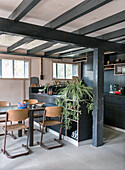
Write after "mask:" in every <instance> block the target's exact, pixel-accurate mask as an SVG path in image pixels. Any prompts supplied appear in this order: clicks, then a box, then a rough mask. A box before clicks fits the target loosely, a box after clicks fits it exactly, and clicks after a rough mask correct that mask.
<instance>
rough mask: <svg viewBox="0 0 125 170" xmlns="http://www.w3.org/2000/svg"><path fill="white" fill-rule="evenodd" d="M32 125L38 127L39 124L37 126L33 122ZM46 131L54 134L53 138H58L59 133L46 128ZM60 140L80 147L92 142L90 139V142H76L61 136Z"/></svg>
mask: <svg viewBox="0 0 125 170" xmlns="http://www.w3.org/2000/svg"><path fill="white" fill-rule="evenodd" d="M34 124H35V125H36V126H39V124H38V123H37V122H34ZM47 130H48V132H50V133H52V134H54V135H55V136H59V133H58V132H56V131H54V130H52V129H50V128H47ZM61 138H62V139H63V140H65V141H67V142H69V143H71V144H73V145H75V146H81V145H86V144H91V143H92V140H91V139H90V140H85V141H81V142H78V141H76V140H74V139H72V138H70V137H68V136H64V135H61Z"/></svg>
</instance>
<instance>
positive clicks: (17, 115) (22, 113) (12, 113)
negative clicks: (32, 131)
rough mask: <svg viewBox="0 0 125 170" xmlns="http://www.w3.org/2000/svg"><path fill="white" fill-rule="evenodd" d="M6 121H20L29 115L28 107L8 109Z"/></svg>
mask: <svg viewBox="0 0 125 170" xmlns="http://www.w3.org/2000/svg"><path fill="white" fill-rule="evenodd" d="M7 113H8V121H22V120H25V119H27V118H28V117H29V109H28V108H26V109H17V110H8V112H7Z"/></svg>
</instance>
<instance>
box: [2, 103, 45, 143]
mask: <svg viewBox="0 0 125 170" xmlns="http://www.w3.org/2000/svg"><path fill="white" fill-rule="evenodd" d="M16 109H18V106H17V105H13V106H4V107H3V106H2V107H0V115H5V114H6V113H7V112H8V110H16ZM44 110H45V107H38V106H37V107H35V108H32V107H30V108H29V146H33V142H34V131H33V129H34V123H33V119H34V116H33V115H34V112H35V111H44ZM18 123H21V122H18ZM21 136H22V130H19V131H18V137H21Z"/></svg>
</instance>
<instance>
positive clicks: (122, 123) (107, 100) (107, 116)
mask: <svg viewBox="0 0 125 170" xmlns="http://www.w3.org/2000/svg"><path fill="white" fill-rule="evenodd" d="M104 123H105V124H107V125H110V126H114V127H118V128H121V129H125V96H122V95H115V94H105V95H104Z"/></svg>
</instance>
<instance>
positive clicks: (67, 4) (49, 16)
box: [21, 0, 84, 25]
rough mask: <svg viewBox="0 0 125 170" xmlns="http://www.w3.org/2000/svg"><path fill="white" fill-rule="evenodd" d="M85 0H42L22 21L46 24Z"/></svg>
mask: <svg viewBox="0 0 125 170" xmlns="http://www.w3.org/2000/svg"><path fill="white" fill-rule="evenodd" d="M83 1H84V0H41V2H40V3H38V4H37V5H36V6H35V7H34V8H33V9H32V10H31V11H30V12H29V13H28V14H27V15H26V16H25V17H24V18H22V20H21V21H23V22H27V23H32V24H37V25H45V24H47V23H48V22H50V21H51V20H53V19H55V18H56V17H58V16H60V15H61V14H63V13H65V12H66V11H68V10H69V9H71V8H73V7H74V6H76V5H78V4H79V3H81V2H83Z"/></svg>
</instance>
